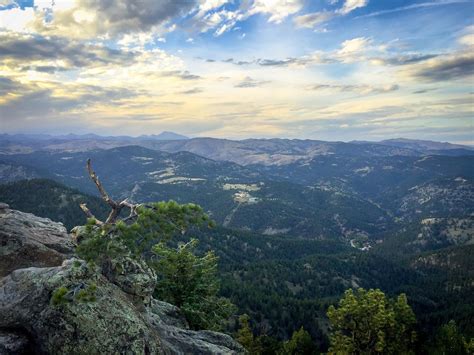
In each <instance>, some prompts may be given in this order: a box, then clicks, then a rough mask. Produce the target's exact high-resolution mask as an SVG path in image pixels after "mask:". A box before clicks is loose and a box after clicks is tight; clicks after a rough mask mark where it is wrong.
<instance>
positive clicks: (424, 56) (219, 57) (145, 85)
mask: <svg viewBox="0 0 474 355" xmlns="http://www.w3.org/2000/svg"><path fill="white" fill-rule="evenodd" d="M473 21H474V1H471V0H425V1H423V0H418V1H406V0H391V1H382V0H240V1H239V0H181V1H176V0H141V1H125V0H67V1H61V0H55V1H54V2H52V1H50V0H41V1H35V2H33V1H21V2H20V1H14V0H0V131H2V132H7V133H53V134H54V133H58V134H59V133H69V132H74V133H89V132H93V133H98V134H117V135H122V134H129V135H139V134H149V133H158V132H160V131H163V130H173V131H177V132H179V133H183V134H187V135H190V136H214V137H226V138H235V139H241V138H249V137H267V138H270V137H287V138H314V139H324V140H346V141H347V140H352V139H365V140H378V139H385V138H394V137H408V138H419V139H433V140H443V141H451V142H460V143H468V144H472V143H473V141H474V127H473V107H474V96H473V93H474V81H473V80H474V73H473V72H474V51H473V49H474V48H473V47H474V24H473Z"/></svg>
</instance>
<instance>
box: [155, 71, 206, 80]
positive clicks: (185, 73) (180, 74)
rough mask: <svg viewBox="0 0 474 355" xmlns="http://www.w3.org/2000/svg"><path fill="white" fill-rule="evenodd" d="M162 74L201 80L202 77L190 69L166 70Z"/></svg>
mask: <svg viewBox="0 0 474 355" xmlns="http://www.w3.org/2000/svg"><path fill="white" fill-rule="evenodd" d="M161 75H162V76H172V77H175V78H179V79H182V80H199V79H201V77H200V76H199V75H195V74H191V73H190V72H189V71H187V70H185V71H179V70H170V71H164V72H162V73H161Z"/></svg>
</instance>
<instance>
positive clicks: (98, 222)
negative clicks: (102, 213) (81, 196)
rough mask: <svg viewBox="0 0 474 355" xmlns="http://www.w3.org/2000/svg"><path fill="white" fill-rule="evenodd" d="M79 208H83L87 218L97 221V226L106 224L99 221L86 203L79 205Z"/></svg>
mask: <svg viewBox="0 0 474 355" xmlns="http://www.w3.org/2000/svg"><path fill="white" fill-rule="evenodd" d="M79 207H80V208H81V210H82V211H83V212H84V213H85V214H86V216H87V218H93V219H94V220H95V223H96V224H99V225H103V224H104V222H102V221H101V220H99V219H97V218H96V217H95V216H94V215H93V214H92V212H91V211H90V209H89V208H87V205H86V204H85V203H81V204H79Z"/></svg>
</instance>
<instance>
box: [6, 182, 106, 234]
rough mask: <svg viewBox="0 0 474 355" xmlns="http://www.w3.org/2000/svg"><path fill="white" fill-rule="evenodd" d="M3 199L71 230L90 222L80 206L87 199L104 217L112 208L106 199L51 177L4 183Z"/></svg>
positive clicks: (101, 216)
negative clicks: (108, 205) (108, 206)
mask: <svg viewBox="0 0 474 355" xmlns="http://www.w3.org/2000/svg"><path fill="white" fill-rule="evenodd" d="M0 201H1V202H4V203H7V204H8V205H10V207H11V208H14V209H17V210H20V211H24V212H29V213H33V214H35V215H37V216H40V217H47V218H49V219H51V220H53V221H56V222H62V223H63V224H64V226H65V227H66V228H67V229H68V230H70V229H71V228H73V227H75V226H79V225H84V224H85V223H86V222H87V219H86V216H85V215H84V213H83V212H82V210H81V209H80V207H79V204H81V203H85V204H87V206H88V207H89V208H90V209H91V210H93V211H95V212H96V215H97V217H100V218H103V217H105V216H106V213H107V212H108V209H107V206H106V204H105V202H104V201H103V200H101V199H100V198H98V197H95V196H90V195H87V194H84V193H82V192H80V191H79V190H76V189H72V188H70V187H67V186H65V185H62V184H60V183H58V182H55V181H53V180H48V179H32V180H21V181H16V182H12V183H8V184H4V185H0Z"/></svg>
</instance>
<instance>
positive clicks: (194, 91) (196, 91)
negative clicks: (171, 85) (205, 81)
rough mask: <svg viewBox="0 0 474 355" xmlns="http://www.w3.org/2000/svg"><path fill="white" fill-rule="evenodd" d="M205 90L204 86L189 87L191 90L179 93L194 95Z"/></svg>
mask: <svg viewBox="0 0 474 355" xmlns="http://www.w3.org/2000/svg"><path fill="white" fill-rule="evenodd" d="M203 91H204V90H203V89H202V88H193V89H189V90H184V91H180V92H179V94H183V95H194V94H199V93H201V92H203Z"/></svg>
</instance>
